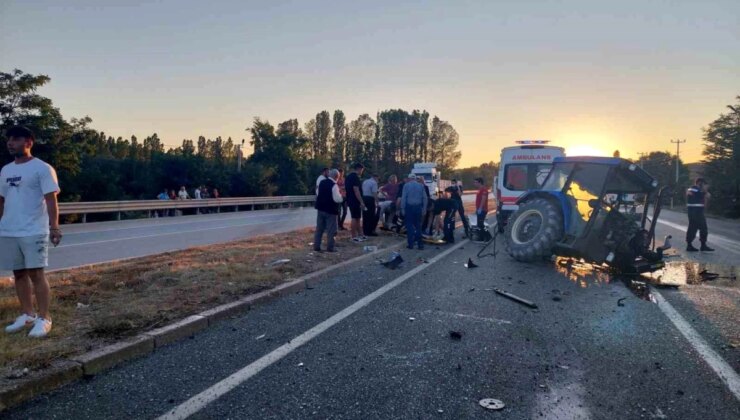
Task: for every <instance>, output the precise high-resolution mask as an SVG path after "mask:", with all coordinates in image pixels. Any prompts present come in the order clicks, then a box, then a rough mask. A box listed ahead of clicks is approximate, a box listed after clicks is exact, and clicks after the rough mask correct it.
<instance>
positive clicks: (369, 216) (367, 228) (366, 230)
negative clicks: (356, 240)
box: [362, 196, 378, 235]
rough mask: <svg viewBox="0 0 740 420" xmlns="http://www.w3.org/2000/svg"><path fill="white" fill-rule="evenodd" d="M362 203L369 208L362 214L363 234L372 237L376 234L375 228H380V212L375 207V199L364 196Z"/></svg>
mask: <svg viewBox="0 0 740 420" xmlns="http://www.w3.org/2000/svg"><path fill="white" fill-rule="evenodd" d="M362 201H363V202H364V203H365V207H367V210H365V211H363V212H362V233H363V234H364V235H370V234H372V233H375V228H376V227H377V226H378V217H377V216H378V210H377V208H376V207H375V198H374V197H366V196H363V197H362Z"/></svg>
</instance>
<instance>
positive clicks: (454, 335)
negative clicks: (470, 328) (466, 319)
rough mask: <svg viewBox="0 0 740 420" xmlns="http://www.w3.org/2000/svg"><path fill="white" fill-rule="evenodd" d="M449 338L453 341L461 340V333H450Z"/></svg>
mask: <svg viewBox="0 0 740 420" xmlns="http://www.w3.org/2000/svg"><path fill="white" fill-rule="evenodd" d="M450 338H451V339H453V340H455V341H460V340H462V333H461V332H460V331H450Z"/></svg>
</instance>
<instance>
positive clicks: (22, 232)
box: [0, 127, 62, 337]
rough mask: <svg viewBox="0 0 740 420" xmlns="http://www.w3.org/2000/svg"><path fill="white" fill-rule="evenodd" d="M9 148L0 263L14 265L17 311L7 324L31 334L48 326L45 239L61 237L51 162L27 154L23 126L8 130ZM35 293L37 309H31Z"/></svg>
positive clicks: (1, 178) (2, 189)
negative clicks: (9, 156)
mask: <svg viewBox="0 0 740 420" xmlns="http://www.w3.org/2000/svg"><path fill="white" fill-rule="evenodd" d="M7 134H8V145H7V147H8V152H10V155H11V156H13V157H14V161H13V162H11V163H9V164H7V165H5V166H4V167H3V168H2V170H0V250H1V251H0V269H3V270H13V277H14V278H15V291H16V294H17V295H18V300H19V301H20V304H21V311H22V313H21V315H20V316H19V317H18V318H16V320H15V322H13V323H12V324H10V325H8V326H7V327H5V332H8V333H14V332H17V331H20V330H22V329H24V328H26V327H30V326H32V328H31V332H30V333H29V334H28V336H29V337H45V336H46V335H47V334H48V333H49V331H51V315H50V314H49V301H50V290H49V283H48V282H47V281H46V278H45V277H44V267H46V266H47V265H48V255H49V241H50V240H51V243H52V244H53V245H54V246H57V245H59V242H60V241H61V240H62V231H61V230H60V229H59V208H58V206H57V193H59V185H58V182H57V174H56V172H55V171H54V168H52V167H51V166H49V165H48V164H47V163H45V162H43V161H42V160H40V159H37V158H34V157H33V156H32V155H31V147H33V142H34V141H35V137H34V135H33V132H31V130H29V129H28V128H26V127H12V128H11V129H10V130H8V133H7ZM34 293H35V295H36V302H37V304H38V308H39V311H38V314H36V312H35V311H34V310H33V294H34Z"/></svg>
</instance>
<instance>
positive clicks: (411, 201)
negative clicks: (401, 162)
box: [401, 174, 428, 249]
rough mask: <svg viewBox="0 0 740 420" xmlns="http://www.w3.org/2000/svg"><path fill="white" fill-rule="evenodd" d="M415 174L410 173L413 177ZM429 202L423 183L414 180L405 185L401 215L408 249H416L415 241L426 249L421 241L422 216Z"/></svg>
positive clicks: (410, 176) (420, 247) (421, 247)
mask: <svg viewBox="0 0 740 420" xmlns="http://www.w3.org/2000/svg"><path fill="white" fill-rule="evenodd" d="M415 176H416V175H414V174H409V178H411V179H413V178H414V177H415ZM422 179H423V178H422ZM427 204H428V200H427V194H426V192H425V191H424V186H423V185H422V184H421V183H419V182H413V181H412V182H407V183H406V184H405V185H404V186H403V195H402V196H401V215H402V216H403V217H404V222H405V224H406V242H407V245H406V248H408V249H414V243H416V244H417V245H418V247H419V249H424V243H423V242H422V241H421V217H422V215H423V214H425V213H426V210H427Z"/></svg>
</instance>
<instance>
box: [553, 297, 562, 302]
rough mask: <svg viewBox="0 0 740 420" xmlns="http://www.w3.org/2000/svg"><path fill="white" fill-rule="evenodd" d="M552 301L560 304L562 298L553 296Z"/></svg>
mask: <svg viewBox="0 0 740 420" xmlns="http://www.w3.org/2000/svg"><path fill="white" fill-rule="evenodd" d="M552 300H554V301H555V302H560V301H561V300H563V298H561V297H560V296H553V297H552Z"/></svg>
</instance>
